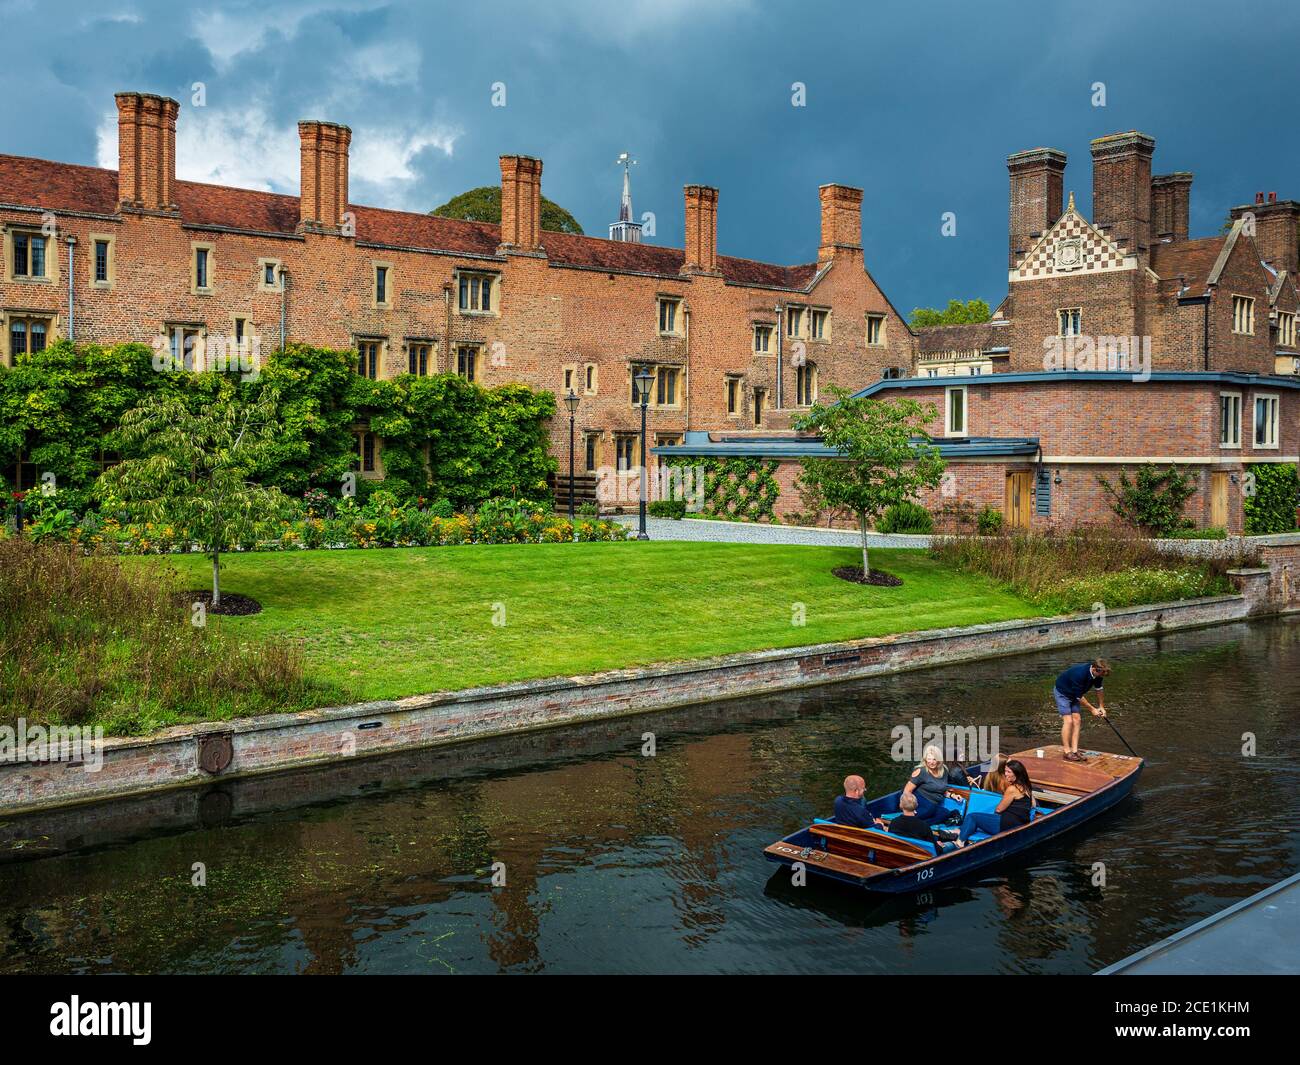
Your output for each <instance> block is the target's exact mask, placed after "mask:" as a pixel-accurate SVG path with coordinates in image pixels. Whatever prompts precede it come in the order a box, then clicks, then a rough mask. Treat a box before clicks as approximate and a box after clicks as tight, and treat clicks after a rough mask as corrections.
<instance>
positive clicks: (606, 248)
mask: <svg viewBox="0 0 1300 1065" xmlns="http://www.w3.org/2000/svg"><path fill="white" fill-rule="evenodd" d="M0 203H4V204H13V205H15V206H20V207H36V208H40V209H42V210H47V211H54V212H56V213H57V212H59V211H66V212H85V213H90V214H102V215H113V214H116V213H117V171H116V170H104V169H101V168H99V167H91V166H77V165H75V164H72V163H54V162H49V161H47V160H44V159H28V158H24V157H22V156H16V155H0ZM176 203H177V206H178V207H180V211H181V219H182V221H184V222H186V223H188V224H191V225H202V226H222V227H225V228H229V229H241V230H251V231H255V232H259V233H280V234H285V235H289V234H292V233H293V232H294V231H295V229H296V227H297V225H298V197H297V196H284V195H280V194H278V193H273V192H260V191H257V190H254V189H236V188H230V187H228V186H224V185H204V184H200V183H198V182H194V181H178V182H176ZM351 209H352V211H353V212H354V213H355V215H356V223H357V239H358V240H360V241H364V242H368V243H372V244H392V245H398V246H401V247H407V248H421V249H428V250H431V251H449V252H461V253H463V254H467V255H495V254H496V250H497V245H498V244H500V243H501V238H500V234H501V227H500V226H498V225H495V224H493V223H490V222H463V221H460V220H458V219H454V218H436V217H434V216H433V215H427V214H416V213H414V212H409V211H389V210H385V209H383V208H380V207H362V206H357V205H353V206H352V208H351ZM542 244H543V246H544V247H545V249H546V253H547V256H548V257H549V258H550V260H551V262H553V263H555V264H557V265H562V266H582V267H588V268H591V269H594V270H608V271H610V272H614V273H644V274H667V275H676V274H677V273H678V272H679V271H680V270H681V268H682V264H683V263H684V262H685V253H684V252H683V251H682V249H680V248H664V247H660V246H658V245H654V244H631V243H623V242H621V241H614V240H603V239H601V238H599V237H586V236H581V237H580V236H575V235H573V234H568V233H550V232H543V234H542ZM718 265H719V267H720V269H721V270H722V275H723V277H724V278H725V279H726V280H728V281H733V282H736V283H739V284H749V285H760V286H763V287H766V288H785V289H805V288H807V287H808V285H809V284H810V283H811V281H812V279H813V278H814V277H815V276H816V274H817V264H816V263H806V264H803V265H800V266H777V265H774V264H772V263H760V262H754V261H753V260H752V259H736V258H733V257H732V256H729V255H720V256H718Z"/></svg>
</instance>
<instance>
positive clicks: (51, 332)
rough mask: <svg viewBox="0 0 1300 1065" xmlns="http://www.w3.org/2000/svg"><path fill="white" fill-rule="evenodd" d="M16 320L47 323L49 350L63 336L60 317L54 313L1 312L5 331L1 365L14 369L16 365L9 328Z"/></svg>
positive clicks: (1, 340)
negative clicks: (38, 320)
mask: <svg viewBox="0 0 1300 1065" xmlns="http://www.w3.org/2000/svg"><path fill="white" fill-rule="evenodd" d="M15 318H18V319H22V320H23V321H26V322H29V323H30V322H31V320H32V319H41V320H42V321H44V322H46V323H47V325H46V328H45V346H46V347H47V348H48V347H49V346H50V345H51V344H53V343H54V342H55V341H56V340H58V339H59V338H60V337H62V335H63V334H62V332H61V331H60V317H59V315H57V314H55V313H54V312H53V311H40V310H27V309H25V308H22V307H14V308H10V309H6V310H3V311H0V328H3V329H4V333H3V335H0V364H3V365H5V366H9V367H12V366H13V364H14V353H13V351H12V350H11V349H10V343H11V340H10V332H9V326H10V323H11V322H13V320H14V319H15ZM29 347H30V345H29Z"/></svg>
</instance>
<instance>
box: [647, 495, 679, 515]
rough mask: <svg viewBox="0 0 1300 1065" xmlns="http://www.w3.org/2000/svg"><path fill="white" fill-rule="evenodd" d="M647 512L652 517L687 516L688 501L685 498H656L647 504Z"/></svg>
mask: <svg viewBox="0 0 1300 1065" xmlns="http://www.w3.org/2000/svg"><path fill="white" fill-rule="evenodd" d="M646 513H647V514H649V515H650V516H651V517H652V518H676V519H681V518H684V517H686V501H685V500H684V499H656V500H654V501H653V502H651V503H650V504H648V505H647V506H646Z"/></svg>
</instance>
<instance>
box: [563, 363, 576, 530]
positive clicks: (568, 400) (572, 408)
mask: <svg viewBox="0 0 1300 1065" xmlns="http://www.w3.org/2000/svg"><path fill="white" fill-rule="evenodd" d="M564 405H565V406H566V407H568V408H569V524H570V525H573V522H574V511H573V419H574V418H575V417H576V416H577V414H578V393H576V392H575V391H574V390H573V389H572V388H571V389H569V394H568V395H567V396H565V397H564ZM573 538H574V539H575V540H576V539H577V538H578V529H577V526H576V525H575V526H574V529H573Z"/></svg>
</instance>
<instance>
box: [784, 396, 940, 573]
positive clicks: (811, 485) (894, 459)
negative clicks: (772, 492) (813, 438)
mask: <svg viewBox="0 0 1300 1065" xmlns="http://www.w3.org/2000/svg"><path fill="white" fill-rule="evenodd" d="M827 392H828V394H829V395H830V398H831V403H830V404H829V405H826V406H823V405H822V404H817V405H816V406H814V407H813V408H812V410H810V411H809V412H808V413H807V414H806V415H805V416H804V417H802V418H799V419H797V420H796V422H795V428H796V429H798V430H800V431H803V432H815V433H817V434H819V435H820V436H821V438H822V441H823V443H825V445H826V446H827V447H828V448H830V449H832V450H833V451H837V452H839V455H840V457H839V458H834V459H820V458H818V459H804V460H802V465H803V472H802V473H801V474H800V475H799V488H800V491H801V492H802V493H803V495H804V498H805V499H809V500H813V501H815V504H816V505H817V506H818V507H819V508H820V507H831V508H841V509H843V510H846V511H848V512H849V513H851V514H853V515H855V516H856V517H857V519H858V529H859V530H860V531H861V533H862V573H863V576H866V577H869V576H870V575H871V564H870V559H869V557H868V553H867V528H868V526H869V525H870V524H872V523H874V522H875V521H876V520H877V519H878V518H879V517H880V515H881V514H882V513H883V512H884V510H885V508H886V507H889V506H893V505H894V504H898V503H914V502H916V499H917V496H918V495H919V494H920V492H921V489H923V488H934V487H936V486H937V485H938V484H939V479H940V478H941V477H942V476H943V470H944V466H945V463H944V461H943V459H942V458H941V457H940V455H939V449H938V448H937V447H934V446H933V445H932V444H931V443H930V434H929V433H928V432H927V430H926V426H927V425H929V424H930V423H931V422H932V421H934V419H935V417H936V416H937V413H938V412H937V411H936V410H935V407H934V405H933V404H928V403H927V404H921V403H917V402H916V401H915V400H912V399H896V400H876V399H866V398H860V397H855V396H853V395H852V393H850V392H848V391H847V390H845V389H843V388H836V387H835V386H833V385H832V386H831V387H829V388H828V389H827Z"/></svg>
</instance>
